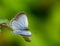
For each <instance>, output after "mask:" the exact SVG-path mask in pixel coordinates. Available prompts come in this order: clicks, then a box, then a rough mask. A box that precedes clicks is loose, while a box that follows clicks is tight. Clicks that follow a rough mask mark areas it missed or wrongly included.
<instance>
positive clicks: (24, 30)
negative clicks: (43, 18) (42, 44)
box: [10, 12, 32, 42]
mask: <svg viewBox="0 0 60 46" xmlns="http://www.w3.org/2000/svg"><path fill="white" fill-rule="evenodd" d="M10 26H11V28H12V29H13V33H14V34H17V35H21V36H23V38H24V39H25V41H27V42H31V40H30V39H29V37H30V36H31V35H32V33H31V32H30V31H29V29H28V19H27V16H26V14H25V13H24V12H21V13H18V14H17V15H16V16H15V17H14V18H13V19H12V20H11V22H10Z"/></svg>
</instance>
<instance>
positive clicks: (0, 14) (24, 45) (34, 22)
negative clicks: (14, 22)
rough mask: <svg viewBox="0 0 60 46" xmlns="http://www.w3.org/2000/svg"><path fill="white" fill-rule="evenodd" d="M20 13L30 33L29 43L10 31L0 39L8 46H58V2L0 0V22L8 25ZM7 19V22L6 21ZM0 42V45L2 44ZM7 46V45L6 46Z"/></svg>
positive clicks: (59, 1) (59, 6) (59, 10)
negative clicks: (22, 12)
mask: <svg viewBox="0 0 60 46" xmlns="http://www.w3.org/2000/svg"><path fill="white" fill-rule="evenodd" d="M21 11H25V12H26V14H27V17H28V20H29V29H30V31H31V32H32V36H31V40H32V42H31V43H28V42H24V40H23V38H22V37H20V36H18V35H17V36H16V35H14V34H13V33H12V32H10V29H8V28H7V29H5V28H2V29H3V30H4V32H5V30H6V33H3V35H0V38H2V39H4V40H3V41H4V42H5V43H6V41H9V42H7V43H6V44H10V43H11V44H12V45H10V46H60V0H0V18H4V20H1V19H0V22H7V23H9V22H10V20H11V19H12V18H13V17H14V16H15V15H16V14H17V13H18V12H21ZM6 19H8V20H6ZM4 42H2V41H1V40H0V44H4ZM18 44H19V45H18ZM4 46H5V45H4ZM6 46H9V45H6Z"/></svg>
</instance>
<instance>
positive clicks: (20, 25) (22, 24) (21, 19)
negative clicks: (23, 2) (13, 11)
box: [11, 13, 28, 29]
mask: <svg viewBox="0 0 60 46" xmlns="http://www.w3.org/2000/svg"><path fill="white" fill-rule="evenodd" d="M11 26H12V28H15V29H25V28H27V27H28V19H27V16H26V14H25V13H20V14H18V15H17V16H15V18H13V19H12V21H11Z"/></svg>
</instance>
